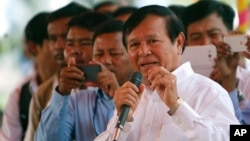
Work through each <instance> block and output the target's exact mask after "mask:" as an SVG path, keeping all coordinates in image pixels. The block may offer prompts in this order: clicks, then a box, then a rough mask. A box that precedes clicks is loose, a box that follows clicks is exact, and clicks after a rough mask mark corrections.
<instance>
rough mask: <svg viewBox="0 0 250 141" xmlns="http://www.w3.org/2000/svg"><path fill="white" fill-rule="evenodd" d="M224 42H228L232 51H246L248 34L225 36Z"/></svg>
mask: <svg viewBox="0 0 250 141" xmlns="http://www.w3.org/2000/svg"><path fill="white" fill-rule="evenodd" d="M223 40H224V42H225V43H227V44H228V45H229V46H230V48H231V51H232V52H244V51H247V46H246V43H247V36H246V35H242V34H241V35H227V36H224V38H223Z"/></svg>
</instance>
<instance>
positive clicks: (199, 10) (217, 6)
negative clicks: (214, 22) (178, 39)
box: [182, 0, 235, 31]
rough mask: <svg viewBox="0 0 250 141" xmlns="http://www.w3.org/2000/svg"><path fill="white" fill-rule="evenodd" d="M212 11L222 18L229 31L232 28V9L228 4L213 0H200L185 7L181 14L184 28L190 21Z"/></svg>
mask: <svg viewBox="0 0 250 141" xmlns="http://www.w3.org/2000/svg"><path fill="white" fill-rule="evenodd" d="M212 13H217V14H218V16H219V17H221V18H222V20H223V23H224V24H225V26H226V28H227V29H228V30H229V31H230V30H232V29H233V21H234V17H235V13H234V10H233V9H232V8H231V7H230V6H229V5H226V4H224V3H221V2H218V1H215V0H202V1H199V2H196V3H194V4H192V5H190V6H188V7H186V8H185V10H184V11H183V15H182V20H183V23H184V26H185V29H186V30H187V27H188V26H189V25H190V24H191V23H193V22H196V21H199V20H201V19H203V18H206V17H207V16H209V15H210V14H212Z"/></svg>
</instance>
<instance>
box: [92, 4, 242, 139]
mask: <svg viewBox="0 0 250 141" xmlns="http://www.w3.org/2000/svg"><path fill="white" fill-rule="evenodd" d="M184 41H185V34H184V28H183V25H182V22H181V21H180V20H179V19H178V18H177V17H176V15H174V14H173V12H171V11H170V10H169V9H168V8H166V7H164V6H158V5H149V6H145V7H142V8H139V9H138V10H137V11H135V12H134V13H133V14H132V15H131V16H130V17H129V19H128V20H127V21H126V23H125V24H124V27H123V43H124V45H125V46H126V48H127V51H128V54H129V57H130V60H131V62H132V64H133V67H134V69H135V70H136V71H139V72H140V73H142V84H141V85H139V87H137V86H136V85H135V84H133V83H132V82H130V81H127V82H125V83H124V84H123V85H122V86H121V87H120V88H118V89H117V90H116V91H115V96H114V102H115V107H116V112H117V113H115V114H114V115H113V117H112V118H111V120H110V121H109V124H108V126H107V129H106V131H104V132H103V133H102V134H100V135H99V136H98V137H97V138H96V139H95V141H113V140H118V141H155V140H157V141H166V140H169V141H190V140H196V141H229V125H230V124H239V122H238V121H237V119H236V117H235V115H234V109H233V105H232V103H231V101H230V98H229V96H228V93H227V92H226V91H225V89H223V88H222V87H221V86H220V85H219V84H217V83H216V82H214V81H212V80H210V79H209V78H206V77H204V76H202V75H199V74H197V73H195V72H193V70H192V68H191V65H190V62H185V63H182V62H181V55H182V52H183V51H184ZM124 105H127V106H128V107H130V108H129V109H130V110H129V113H128V116H127V117H126V122H125V124H124V126H122V128H121V129H122V130H121V131H120V132H117V124H119V120H118V119H120V118H119V117H121V116H122V115H123V114H122V113H123V112H122V111H123V109H124V108H123V107H124Z"/></svg>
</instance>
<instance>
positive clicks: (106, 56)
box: [101, 53, 112, 64]
mask: <svg viewBox="0 0 250 141" xmlns="http://www.w3.org/2000/svg"><path fill="white" fill-rule="evenodd" d="M101 63H102V64H112V58H111V56H110V55H109V54H107V53H106V54H104V55H103V56H102V58H101Z"/></svg>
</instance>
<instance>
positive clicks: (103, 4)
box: [94, 1, 118, 11]
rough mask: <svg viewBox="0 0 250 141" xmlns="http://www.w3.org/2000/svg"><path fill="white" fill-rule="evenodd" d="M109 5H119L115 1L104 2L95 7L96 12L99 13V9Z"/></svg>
mask: <svg viewBox="0 0 250 141" xmlns="http://www.w3.org/2000/svg"><path fill="white" fill-rule="evenodd" d="M109 5H118V3H116V2H114V1H103V2H100V3H97V4H96V5H95V6H94V11H97V10H98V9H100V8H102V7H104V6H109Z"/></svg>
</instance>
